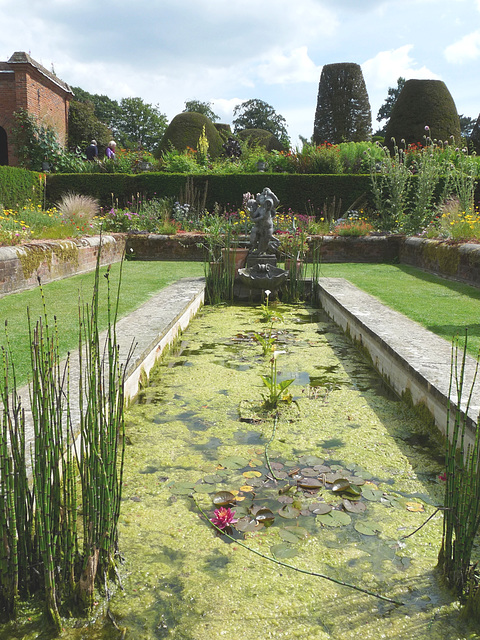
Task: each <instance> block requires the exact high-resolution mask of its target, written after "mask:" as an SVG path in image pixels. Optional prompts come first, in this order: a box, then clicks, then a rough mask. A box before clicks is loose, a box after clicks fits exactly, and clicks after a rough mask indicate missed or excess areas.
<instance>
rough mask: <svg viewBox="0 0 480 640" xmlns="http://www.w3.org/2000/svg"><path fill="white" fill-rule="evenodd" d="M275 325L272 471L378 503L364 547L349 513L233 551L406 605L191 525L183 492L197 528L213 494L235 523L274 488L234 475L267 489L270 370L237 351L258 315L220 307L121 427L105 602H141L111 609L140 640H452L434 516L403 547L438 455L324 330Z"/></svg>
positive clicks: (433, 489)
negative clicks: (311, 476)
mask: <svg viewBox="0 0 480 640" xmlns="http://www.w3.org/2000/svg"><path fill="white" fill-rule="evenodd" d="M281 311H282V314H283V315H284V317H285V322H284V323H283V324H282V325H279V326H278V327H276V329H279V330H281V331H282V332H283V333H282V334H281V344H280V348H281V350H285V351H286V352H287V353H286V354H282V355H281V356H279V361H278V362H279V371H280V375H281V376H282V377H283V378H290V377H293V378H294V379H295V382H294V384H293V385H292V386H291V387H290V388H289V390H291V391H292V395H293V400H295V403H296V404H293V403H292V404H290V405H285V406H282V407H281V408H280V418H279V421H278V425H277V431H276V437H275V439H274V441H273V442H272V443H271V445H270V457H271V459H272V462H273V463H274V464H276V467H277V472H278V473H281V471H278V470H279V469H280V466H279V465H282V467H283V468H284V469H287V470H292V469H295V467H297V466H299V465H300V466H302V465H305V466H307V464H306V463H307V462H308V460H306V457H307V456H314V457H316V458H317V459H318V460H323V461H325V462H326V463H328V464H329V465H331V466H335V465H336V466H337V467H338V468H348V470H349V472H350V473H351V474H352V475H355V473H356V472H358V473H360V474H362V475H363V476H365V477H366V478H367V480H366V482H367V483H371V485H370V486H371V487H372V492H375V491H377V492H379V496H380V497H379V498H378V500H368V501H367V500H365V501H364V502H366V503H368V504H367V507H366V510H365V514H368V517H366V518H365V519H364V522H365V527H364V528H363V531H364V533H362V527H361V526H360V527H359V526H358V525H357V528H355V526H354V524H355V519H356V518H357V515H358V514H355V513H353V514H351V515H350V520H351V521H350V524H347V525H339V526H337V524H336V523H334V524H333V526H329V525H328V523H327V524H326V523H325V522H322V518H323V516H322V515H314V516H311V515H304V516H302V515H300V516H299V517H298V518H295V519H293V518H292V520H290V521H288V520H287V519H285V518H282V516H280V515H278V514H275V515H276V518H275V522H274V524H273V525H272V526H269V527H263V528H261V529H259V530H254V531H251V532H246V533H245V534H244V542H245V544H247V545H249V546H251V547H252V548H255V549H256V550H258V551H261V552H262V553H264V554H265V555H271V553H272V549H282V548H285V547H288V546H290V548H291V549H292V550H294V553H292V554H291V556H290V557H289V556H288V554H287V556H286V557H287V558H288V562H289V563H290V564H294V565H295V566H298V567H300V568H303V569H307V570H311V571H317V572H321V573H325V574H327V575H331V576H332V577H334V578H337V579H340V580H343V581H345V582H350V583H353V584H358V585H359V586H363V587H365V588H368V589H371V590H372V591H376V592H379V593H381V594H383V595H386V596H388V597H391V598H394V599H397V600H401V601H402V602H404V603H405V606H403V607H395V606H393V605H389V604H386V603H384V602H381V601H378V600H376V599H375V598H372V597H369V596H366V595H363V594H359V593H357V592H354V591H352V590H349V589H347V588H345V587H341V586H338V585H333V584H331V583H328V582H325V581H322V580H321V579H318V578H314V577H308V576H303V575H300V574H297V573H295V572H293V571H289V570H288V569H285V568H280V567H278V566H275V565H273V564H272V563H269V562H268V561H264V560H261V559H260V558H258V557H256V556H254V555H253V554H249V553H248V551H246V550H244V549H242V548H241V547H239V546H236V545H235V543H233V542H231V543H230V542H228V543H227V542H225V540H224V539H222V536H219V535H216V534H215V532H214V530H213V529H212V528H211V527H209V525H208V523H206V522H205V521H204V520H203V519H202V517H201V515H200V514H199V513H198V510H197V509H196V507H195V504H194V502H193V501H192V499H191V498H190V497H189V495H190V494H191V493H194V494H195V496H196V499H197V500H198V501H199V503H200V504H201V505H202V508H203V509H205V510H206V511H207V512H208V513H209V514H210V515H211V514H212V513H213V509H214V505H213V502H212V497H213V496H214V495H215V493H216V492H218V491H233V492H238V493H237V502H236V504H235V505H234V506H232V510H237V511H238V516H239V517H243V516H242V514H244V513H245V506H246V505H247V504H248V505H250V504H251V503H252V497H253V504H255V501H256V500H257V497H258V500H259V501H260V502H262V501H263V502H265V501H267V502H268V501H269V500H270V502H268V504H269V506H270V508H272V505H273V502H274V499H273V497H272V498H270V497H269V496H268V493H269V492H270V494H271V495H272V496H274V495H275V493H277V494H278V488H277V486H276V485H275V483H273V486H270V487H266V488H265V487H263V488H261V487H260V486H258V484H256V483H257V482H258V480H259V479H258V478H257V477H255V476H253V477H245V475H244V474H245V473H246V469H251V470H253V471H255V470H256V471H258V472H259V473H261V476H262V477H261V478H260V480H262V479H264V478H265V476H266V475H267V474H268V470H267V467H266V461H265V455H264V450H265V445H266V443H267V442H268V440H269V439H270V437H271V433H272V424H273V422H272V420H271V419H270V418H269V417H268V415H267V416H266V415H265V411H264V410H263V409H262V394H263V393H264V391H265V389H264V387H263V384H262V382H261V378H260V375H264V374H265V373H266V372H267V371H268V366H269V365H268V357H267V358H266V357H264V356H263V355H262V350H261V347H260V345H258V344H256V343H255V341H253V340H251V339H248V336H249V335H250V334H251V333H252V332H255V331H258V330H259V325H258V324H257V323H256V318H257V316H258V314H257V313H256V311H255V309H253V308H245V307H235V306H233V307H229V308H222V309H221V310H220V311H215V310H213V309H204V310H203V312H202V313H201V315H200V317H199V318H197V319H196V320H195V321H194V322H193V323H192V325H191V327H190V328H189V329H188V330H187V331H186V332H185V334H184V336H183V341H184V344H183V348H182V349H181V351H179V352H178V354H172V356H171V358H170V359H169V360H166V361H165V362H164V363H163V364H162V365H161V366H160V367H158V369H157V370H156V372H155V375H154V376H153V378H152V380H151V387H150V390H149V391H147V397H146V401H145V403H144V404H142V405H138V406H136V407H133V408H132V409H131V411H130V412H129V414H128V435H129V439H130V441H131V446H129V447H128V448H127V449H128V450H127V477H126V485H125V489H124V491H125V495H124V497H125V502H124V509H123V517H122V521H121V524H120V526H121V544H122V543H123V544H122V548H123V549H124V550H125V552H126V555H127V557H126V570H127V572H128V578H127V581H126V584H125V586H126V589H125V595H123V596H121V597H120V599H119V601H118V606H117V597H116V598H114V601H113V602H112V608H113V609H114V610H115V611H116V612H118V613H120V611H122V608H123V607H124V605H126V604H127V601H128V598H129V596H128V594H127V592H128V589H129V588H132V587H133V588H135V587H136V588H137V589H139V590H141V592H142V597H141V598H138V600H137V602H136V605H137V606H135V605H132V604H128V606H125V608H123V616H124V617H123V619H122V620H123V622H122V624H123V623H124V624H125V625H126V626H127V627H130V625H131V624H135V621H137V620H138V619H142V620H143V624H144V625H145V627H144V628H145V634H146V635H145V636H144V637H146V638H150V637H151V638H156V637H176V638H195V640H203V639H204V638H210V637H211V636H212V635H229V636H236V637H240V638H247V637H262V638H289V639H291V638H316V639H317V638H319V639H321V638H342V639H344V638H346V639H350V638H352V639H353V638H358V637H359V634H361V635H362V638H375V639H376V638H379V637H382V635H383V636H384V637H391V638H393V637H395V638H399V639H401V638H405V639H407V638H408V639H410V638H412V637H415V638H427V637H428V638H429V639H435V638H438V639H440V638H442V639H444V638H445V637H451V638H457V637H458V638H463V637H466V634H467V631H466V630H465V629H463V628H462V626H461V623H460V619H459V616H458V611H457V608H458V607H457V604H456V603H454V602H452V601H451V598H450V595H449V594H448V593H447V592H446V591H444V590H443V588H442V586H441V585H440V583H439V581H438V577H437V575H436V572H435V565H436V561H437V553H438V549H439V545H440V541H441V527H442V521H441V516H440V515H437V516H436V517H434V518H433V519H432V521H431V522H430V523H429V524H428V525H427V526H425V527H423V528H422V529H420V530H419V531H418V532H417V533H416V534H414V535H413V536H412V537H409V538H403V536H405V535H407V534H409V533H412V532H413V531H414V530H415V529H417V528H418V527H419V526H420V525H421V524H422V523H423V522H424V520H425V519H426V518H427V517H428V516H429V515H431V514H432V513H433V512H434V511H435V508H436V505H438V504H440V503H441V500H442V496H443V487H442V485H441V482H440V481H439V480H438V475H440V474H441V472H442V470H443V468H442V464H443V462H442V455H441V450H440V449H436V448H435V441H434V440H433V439H432V438H431V435H430V434H429V433H428V432H427V431H426V430H425V429H424V427H423V425H422V424H421V423H419V421H418V418H417V417H416V416H415V414H414V412H413V411H411V410H410V409H409V408H408V407H407V406H406V405H405V404H403V403H402V402H401V401H399V400H398V399H397V398H395V397H393V396H392V394H391V393H390V392H389V391H388V389H386V388H385V387H384V386H383V383H381V382H380V380H379V378H378V377H377V376H376V375H375V374H374V372H372V370H371V368H370V366H369V365H368V363H367V362H366V361H365V360H364V359H363V358H362V357H361V356H360V355H359V354H358V353H357V352H356V351H355V349H354V348H353V347H352V346H351V344H350V343H349V342H348V340H347V339H346V338H345V337H344V336H343V335H342V334H341V333H340V332H339V331H338V329H337V328H336V327H335V326H334V325H332V324H330V323H329V322H328V321H327V320H326V318H324V317H323V316H322V317H319V316H318V312H317V311H315V314H317V315H316V317H315V322H311V321H309V318H310V317H311V316H310V313H311V312H310V311H309V310H307V309H304V308H302V307H287V308H285V309H283V308H282V310H281ZM262 329H264V327H262ZM212 345H216V346H215V347H212ZM379 391H381V393H378V392H379ZM149 394H150V396H151V397H153V396H155V395H156V396H157V398H158V396H159V395H160V394H161V400H160V401H157V402H150V401H149V398H148V396H149ZM413 434H419V438H417V439H415V438H412V435H413ZM426 443H428V446H423V445H425V444H426ZM235 459H237V460H239V462H238V464H235ZM302 468H303V466H302ZM148 470H150V471H151V472H150V473H146V471H148ZM153 470H155V471H153ZM280 485H282V483H281V482H278V486H280ZM282 486H283V485H282ZM248 487H251V489H249V488H248ZM262 491H263V494H264V495H262ZM367 495H368V494H367ZM372 495H375V493H372ZM287 497H288V494H287ZM295 499H298V496H295ZM317 499H320V500H321V501H325V500H329V498H328V497H327V496H325V495H323V496H320V498H318V496H314V495H312V496H311V497H308V498H307V497H306V496H302V498H301V499H300V504H298V505H296V506H297V507H299V511H302V510H305V509H308V507H309V506H310V505H311V504H312V503H314V501H315V500H317ZM341 499H344V497H338V500H341ZM336 500H337V498H335V499H333V498H332V502H333V503H335V501H336ZM288 504H292V503H288V502H286V503H283V505H279V509H283V508H284V506H285V505H288ZM408 504H410V505H411V507H410V508H411V509H412V510H409V508H407V505H408ZM417 509H418V510H417ZM272 510H273V509H272ZM363 515H364V514H362V517H363ZM236 516H237V514H236ZM280 521H282V522H280ZM357 521H359V520H358V519H357ZM290 523H291V526H290V529H288V528H287V527H288V526H289V524H290ZM295 529H298V530H299V532H300V533H299V535H295ZM359 529H360V531H359ZM372 533H373V535H372ZM242 539H243V536H242ZM282 545H283V546H282ZM127 549H128V550H129V551H128V552H127V551H126V550H127ZM147 574H148V575H147ZM157 621H159V622H158V624H160V625H162V624H163V625H164V635H163V636H162V635H159V631H158V627H155V625H156V624H157ZM155 629H157V630H156V631H155ZM148 634H150V635H148ZM471 637H476V636H471Z"/></svg>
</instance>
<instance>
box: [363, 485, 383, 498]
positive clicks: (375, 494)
mask: <svg viewBox="0 0 480 640" xmlns="http://www.w3.org/2000/svg"><path fill="white" fill-rule="evenodd" d="M362 496H363V497H364V498H365V500H370V501H371V502H379V501H380V499H381V497H382V496H383V491H380V489H370V487H367V486H365V485H364V486H363V487H362Z"/></svg>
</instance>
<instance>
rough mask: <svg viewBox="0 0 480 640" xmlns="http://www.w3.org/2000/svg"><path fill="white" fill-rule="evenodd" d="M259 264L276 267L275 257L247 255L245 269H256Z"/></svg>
mask: <svg viewBox="0 0 480 640" xmlns="http://www.w3.org/2000/svg"><path fill="white" fill-rule="evenodd" d="M259 264H268V265H270V266H271V267H276V266H277V256H275V255H261V256H259V255H255V254H251V253H249V254H248V257H247V268H250V267H256V266H257V265H259Z"/></svg>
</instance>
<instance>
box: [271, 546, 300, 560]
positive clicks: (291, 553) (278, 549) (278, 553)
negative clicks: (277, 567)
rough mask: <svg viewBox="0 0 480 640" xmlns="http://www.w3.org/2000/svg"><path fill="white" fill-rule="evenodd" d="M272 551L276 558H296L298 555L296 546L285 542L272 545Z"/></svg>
mask: <svg viewBox="0 0 480 640" xmlns="http://www.w3.org/2000/svg"><path fill="white" fill-rule="evenodd" d="M270 551H271V552H272V554H273V555H274V556H275V558H279V559H280V558H294V557H295V556H296V555H298V552H297V551H296V549H295V547H291V546H290V545H289V544H287V543H285V542H284V543H282V544H274V545H273V546H272V547H270Z"/></svg>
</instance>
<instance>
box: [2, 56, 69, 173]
mask: <svg viewBox="0 0 480 640" xmlns="http://www.w3.org/2000/svg"><path fill="white" fill-rule="evenodd" d="M72 97H73V93H72V90H71V89H70V87H69V86H68V84H66V83H65V82H63V81H62V80H60V78H57V76H56V75H55V74H54V73H52V72H51V71H47V69H45V68H44V67H42V65H41V64H39V63H38V62H36V61H35V60H33V58H31V57H30V56H29V55H28V54H27V53H24V52H23V51H17V52H16V53H14V54H13V56H12V57H11V58H10V59H9V60H8V62H0V165H13V166H15V165H16V164H17V158H16V156H15V148H14V146H13V143H12V135H11V134H12V128H13V125H14V117H13V114H14V112H15V111H17V110H18V109H26V110H27V111H28V112H29V113H31V114H32V115H34V116H35V118H36V119H37V121H38V123H39V124H43V125H45V126H50V127H53V128H54V129H55V131H56V132H57V136H58V140H59V142H60V143H61V144H62V145H65V144H66V142H67V133H68V107H69V104H70V100H71V99H72Z"/></svg>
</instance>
